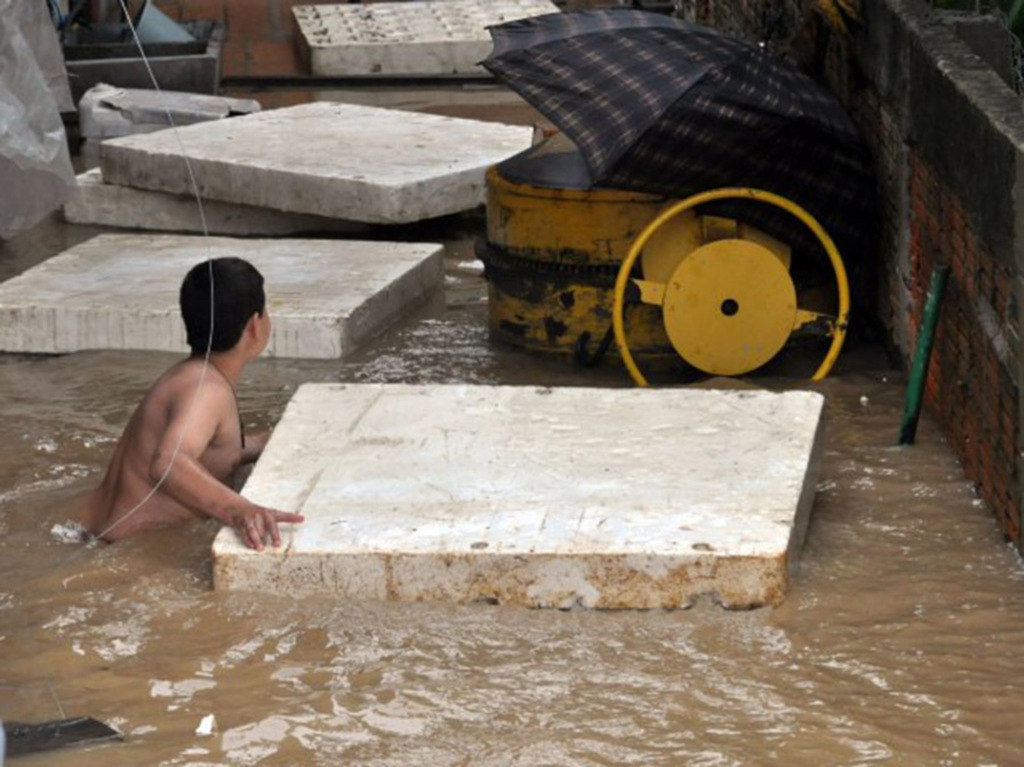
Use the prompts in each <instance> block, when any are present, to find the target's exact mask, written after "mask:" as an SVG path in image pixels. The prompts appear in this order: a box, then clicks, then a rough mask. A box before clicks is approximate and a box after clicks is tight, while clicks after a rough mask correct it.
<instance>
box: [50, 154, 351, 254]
mask: <svg viewBox="0 0 1024 767" xmlns="http://www.w3.org/2000/svg"><path fill="white" fill-rule="evenodd" d="M77 179H78V186H77V188H76V189H75V194H74V196H73V197H72V198H71V199H70V200H69V201H68V202H67V203H66V204H65V205H64V218H65V219H67V220H68V221H70V222H71V223H74V224H91V225H102V226H112V227H121V228H126V229H145V230H151V231H157V232H193V233H199V234H201V233H203V231H204V228H203V224H204V221H205V224H206V229H205V231H208V232H209V233H210V234H226V235H232V236H239V237H274V236H283V235H290V234H303V233H307V234H308V233H332V234H339V233H340V234H355V235H358V234H359V233H360V232H365V231H366V229H367V226H366V225H365V224H359V223H356V222H354V221H344V220H342V219H337V218H326V217H324V216H310V215H306V214H303V213H285V212H284V211H280V210H271V209H269V208H256V207H253V206H251V205H236V204H234V203H230V202H218V201H217V200H204V201H203V213H202V215H200V213H199V205H198V203H197V202H196V198H195V197H194V196H193V195H188V194H168V193H166V192H151V191H148V190H145V189H135V188H133V187H130V186H119V185H117V184H106V183H104V182H103V171H102V170H100V169H99V168H93V169H92V170H90V171H87V172H86V173H82V174H80V175H79V176H78V177H77Z"/></svg>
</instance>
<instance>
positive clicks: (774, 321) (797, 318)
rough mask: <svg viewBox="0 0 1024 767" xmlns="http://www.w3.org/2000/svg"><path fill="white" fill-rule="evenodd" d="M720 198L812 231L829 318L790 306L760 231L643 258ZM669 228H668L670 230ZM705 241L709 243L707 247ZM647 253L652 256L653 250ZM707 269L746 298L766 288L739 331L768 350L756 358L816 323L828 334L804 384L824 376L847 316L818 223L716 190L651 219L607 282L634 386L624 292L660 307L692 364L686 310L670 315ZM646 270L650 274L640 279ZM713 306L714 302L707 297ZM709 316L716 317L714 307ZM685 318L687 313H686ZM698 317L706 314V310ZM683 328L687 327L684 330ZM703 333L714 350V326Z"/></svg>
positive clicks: (764, 197)
mask: <svg viewBox="0 0 1024 767" xmlns="http://www.w3.org/2000/svg"><path fill="white" fill-rule="evenodd" d="M724 199H748V200H756V201H759V202H765V203H768V204H771V205H774V206H776V207H778V208H781V209H782V210H785V211H787V212H788V213H790V214H792V215H793V216H794V217H796V218H797V219H798V220H800V221H801V222H802V223H803V224H804V225H805V226H807V227H808V228H809V229H810V230H811V231H812V232H813V233H814V235H815V236H816V237H817V238H818V240H819V242H821V244H822V246H823V247H824V248H825V252H826V253H827V254H828V257H829V261H830V263H831V266H832V271H833V273H834V274H835V277H836V287H837V291H838V299H839V301H838V303H839V305H838V310H837V313H836V315H834V316H833V315H829V314H823V313H820V312H815V311H810V310H808V309H802V308H800V307H798V306H797V302H796V292H795V288H794V286H793V283H792V280H791V279H790V277H789V249H788V248H787V247H786V246H785V245H783V244H782V243H779V242H778V241H776V240H774V239H772V238H770V237H768V236H767V235H763V234H761V233H757V234H755V236H753V237H751V236H750V235H751V232H750V231H747V232H737V233H736V234H742V235H743V238H742V239H740V238H737V237H736V236H735V234H734V235H733V236H732V237H730V233H729V232H725V233H724V236H723V235H719V236H717V237H713V238H707V237H705V238H704V240H703V241H702V242H703V243H704V244H701V243H699V242H698V243H686V242H683V243H682V247H678V246H677V247H676V248H674V250H675V252H676V253H679V252H680V251H682V252H683V255H682V256H681V257H680V256H678V255H677V256H675V258H674V259H672V258H670V257H666V256H665V255H664V254H653V255H649V254H648V253H645V247H647V246H648V245H656V244H657V241H654V242H652V240H653V238H654V237H655V235H662V236H663V238H664V236H665V235H667V234H670V233H672V232H673V229H674V230H675V231H676V232H685V231H686V230H687V229H688V228H689V227H687V226H685V225H684V226H679V225H678V224H679V222H680V217H681V216H683V214H685V213H686V212H687V211H690V210H691V209H693V208H695V207H697V206H698V205H703V204H704V203H708V202H714V201H716V200H724ZM709 220H710V221H712V222H714V221H715V220H716V219H714V217H710V219H709ZM721 221H722V222H723V223H724V224H726V225H727V226H728V225H733V226H735V222H732V221H731V220H729V219H721ZM674 224H675V226H673V225H674ZM739 226H742V225H739ZM754 232H756V230H754ZM708 239H711V240H712V241H711V242H708V241H707V240H708ZM688 244H690V245H696V246H697V247H694V248H692V249H691V248H688V247H687V245H688ZM654 249H655V250H657V248H654ZM662 250H664V248H662ZM640 258H642V264H643V267H644V269H645V271H644V279H636V278H633V277H631V276H630V275H631V272H632V270H633V266H634V264H636V261H637V259H640ZM708 271H710V273H711V274H712V275H713V276H714V277H716V278H720V279H716V280H712V281H711V282H713V283H715V284H724V283H725V281H726V278H729V279H730V280H731V281H732V282H737V281H738V282H739V283H740V285H739V287H736V286H731V287H730V291H729V292H735V291H736V290H742V289H743V287H744V285H745V286H746V287H747V288H748V292H756V290H757V288H758V287H759V286H760V284H761V283H764V284H766V285H769V286H770V287H771V289H770V290H767V291H763V292H764V293H765V294H766V296H767V298H766V299H765V300H766V301H768V302H769V305H767V306H766V307H762V309H763V310H762V311H761V313H760V314H757V315H756V316H755V317H754V319H753V322H752V323H751V324H749V325H748V326H747V327H748V330H749V331H750V332H753V333H756V334H758V335H759V340H762V341H763V342H764V346H765V348H767V349H768V351H767V352H765V351H764V350H763V349H762V350H761V357H762V358H765V359H770V358H771V357H772V356H774V354H775V353H777V352H778V350H779V349H781V347H782V346H783V345H784V344H785V342H786V340H787V339H788V337H789V335H790V333H791V332H792V331H794V330H797V329H798V328H801V327H803V326H804V325H807V324H809V323H821V324H824V325H825V327H826V328H827V329H828V332H829V333H830V335H831V336H832V343H831V345H830V346H829V350H828V353H827V354H826V355H825V359H824V361H823V362H822V363H821V365H820V366H819V367H818V369H817V371H816V372H815V373H814V375H813V376H812V380H814V381H820V380H821V379H823V378H825V376H827V375H828V373H829V371H830V370H831V369H832V366H833V365H834V364H835V361H836V359H837V358H838V356H839V352H840V351H841V349H842V347H843V342H844V340H845V338H846V326H847V321H848V319H849V313H850V287H849V281H848V279H847V275H846V267H845V266H844V264H843V260H842V258H841V257H840V255H839V251H838V249H837V248H836V246H835V243H834V242H833V241H832V238H831V237H829V235H828V233H827V232H826V231H825V229H824V228H823V227H822V226H821V224H819V223H818V221H817V220H816V219H815V218H814V217H813V216H812V215H811V214H810V213H808V212H807V211H806V210H805V209H804V208H802V207H800V206H799V205H797V204H796V203H795V202H793V201H792V200H789V199H787V198H785V197H782V196H780V195H777V194H774V193H772V192H767V191H764V190H760V189H751V188H722V189H715V190H712V191H708V192H702V193H700V194H696V195H693V196H692V197H688V198H687V199H685V200H682V201H681V202H678V203H676V204H674V205H672V206H670V207H669V208H667V209H666V210H665V211H663V212H662V213H661V214H659V215H658V216H657V218H655V219H654V220H653V221H651V223H650V224H648V225H647V227H646V228H645V229H644V230H643V231H642V232H641V233H640V234H639V236H637V238H636V239H635V240H634V241H633V243H632V245H631V247H630V249H629V252H628V253H627V254H626V258H625V259H624V260H623V262H622V265H621V267H620V268H619V271H618V276H617V278H616V281H615V290H614V298H613V309H612V327H613V331H614V334H615V343H616V345H617V346H618V349H619V354H620V355H621V357H622V360H623V363H624V364H625V366H626V369H627V370H628V371H629V374H630V376H631V377H632V379H633V381H634V382H635V383H636V384H637V385H638V386H647V385H648V382H647V379H646V377H645V376H644V375H643V373H641V372H640V369H639V368H638V367H637V365H636V362H635V361H634V359H633V355H632V353H631V352H630V349H629V344H628V342H627V339H626V329H625V322H624V319H623V317H624V310H625V303H626V300H625V299H626V290H627V287H629V285H630V284H631V283H632V284H633V286H634V287H635V288H636V289H638V291H639V296H640V302H641V303H644V304H653V305H658V306H661V307H662V311H663V319H664V322H665V327H666V331H667V332H668V335H669V338H670V340H671V341H672V344H673V346H675V348H676V349H677V351H679V353H680V356H682V357H683V359H686V360H687V361H688V362H691V363H694V361H695V360H694V356H695V355H699V354H700V348H699V346H698V345H697V344H693V343H688V341H687V338H688V337H692V336H693V331H694V328H693V323H694V320H693V319H692V318H691V319H689V320H687V319H682V318H684V317H686V315H687V312H683V311H678V312H677V311H675V310H676V309H677V308H679V309H682V307H683V306H684V304H686V303H687V301H686V298H685V297H684V292H685V287H684V283H687V282H690V281H692V280H693V279H694V278H695V277H696V276H697V275H700V274H703V273H706V272H708ZM648 272H652V273H651V274H648ZM737 272H739V273H741V274H742V273H744V272H745V273H746V274H745V275H744V277H745V279H742V278H741V279H739V280H736V279H734V278H733V276H734V275H736V274H737ZM723 295H728V293H723ZM713 301H714V299H712V302H713ZM728 303H733V304H735V303H736V302H735V301H732V300H731V299H728V300H726V301H725V302H723V303H722V304H721V306H722V307H723V308H722V310H721V313H723V314H726V315H728V314H729V313H728V312H727V311H726V310H725V308H724V307H725V306H726V304H728ZM713 311H718V310H717V307H716V308H715V309H714V310H713ZM690 314H691V315H692V314H693V312H690ZM705 316H709V315H707V313H706V311H705ZM700 319H701V317H700V316H699V315H698V317H697V320H696V321H698V322H699V321H700ZM687 322H688V323H689V327H687ZM727 322H728V320H727ZM705 332H708V329H705ZM710 335H711V336H712V337H711V338H708V339H707V340H708V341H709V342H710V343H711V344H712V345H714V343H715V341H716V339H715V337H714V336H715V328H710ZM697 366H698V367H699V366H700V365H699V364H698V365H697ZM737 369H738V370H742V369H743V368H742V366H740V367H739V368H737Z"/></svg>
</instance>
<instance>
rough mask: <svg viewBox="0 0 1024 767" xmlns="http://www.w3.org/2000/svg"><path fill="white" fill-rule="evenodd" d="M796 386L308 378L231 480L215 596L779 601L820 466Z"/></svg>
mask: <svg viewBox="0 0 1024 767" xmlns="http://www.w3.org/2000/svg"><path fill="white" fill-rule="evenodd" d="M823 402H824V399H823V397H822V396H821V395H819V394H815V393H811V392H788V393H785V394H772V393H767V392H722V391H707V390H683V389H666V390H653V391H652V390H649V389H646V390H640V389H621V390H608V389H574V388H559V389H535V388H530V387H487V386H401V385H340V384H339V385H325V384H318V385H313V384H311V385H306V386H303V387H302V388H301V389H299V391H298V392H297V393H296V395H295V397H294V398H293V399H292V401H291V403H290V404H289V405H288V408H287V410H286V412H285V414H284V416H283V418H282V420H281V422H280V423H279V424H278V426H277V427H276V429H275V431H274V435H273V437H272V438H271V441H270V443H269V445H268V446H267V449H266V451H265V453H264V455H263V457H262V458H260V460H259V463H258V464H257V465H256V467H255V469H254V471H253V473H252V475H251V476H250V477H249V480H248V482H247V484H246V486H245V489H244V494H245V495H246V496H247V497H248V498H250V499H251V500H253V501H254V502H256V503H259V504H262V505H265V506H269V507H273V508H277V509H281V510H287V511H301V512H302V513H303V514H305V516H306V522H305V523H303V524H301V525H297V526H291V527H290V528H289V529H287V530H286V531H285V533H284V545H283V546H282V548H281V549H279V550H277V551H272V550H269V549H268V550H266V551H264V552H255V551H252V550H249V549H246V548H245V547H244V546H243V545H242V543H241V542H240V541H239V539H238V537H237V536H236V534H235V533H234V531H232V530H230V529H225V530H222V531H221V532H220V534H219V535H218V537H217V539H216V540H215V542H214V546H213V557H214V585H215V587H216V588H218V589H249V590H260V591H263V590H268V589H269V590H271V591H276V592H281V593H288V594H299V593H310V592H318V591H324V592H333V593H336V594H338V595H339V596H342V597H345V598H353V599H391V600H412V601H418V600H453V601H456V602H469V601H474V600H481V599H482V600H489V601H493V600H496V601H499V602H502V603H509V604H517V605H528V606H537V607H568V606H571V605H576V604H581V605H585V606H590V607H606V608H657V607H665V608H672V607H680V606H686V605H689V604H690V603H692V601H693V600H694V599H695V598H697V597H698V596H700V595H702V594H711V595H713V596H714V598H715V599H716V600H717V601H718V602H720V603H721V604H723V605H725V606H727V607H736V608H740V607H751V606H759V605H767V604H778V603H779V602H781V601H782V600H783V598H784V597H785V594H786V591H787V588H788V574H787V570H788V565H789V564H790V563H791V562H792V561H793V560H794V558H795V557H796V556H797V554H798V552H799V550H800V546H801V543H802V541H803V536H804V532H805V529H806V526H807V520H808V516H809V513H810V506H811V502H812V499H813V496H814V489H815V483H816V479H817V473H818V461H817V453H818V447H819V445H820V422H821V413H822V405H823Z"/></svg>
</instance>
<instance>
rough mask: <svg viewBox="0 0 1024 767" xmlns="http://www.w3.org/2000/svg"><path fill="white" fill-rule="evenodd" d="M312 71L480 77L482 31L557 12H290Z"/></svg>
mask: <svg viewBox="0 0 1024 767" xmlns="http://www.w3.org/2000/svg"><path fill="white" fill-rule="evenodd" d="M292 12H293V13H294V14H295V22H296V24H297V26H298V29H299V35H298V40H299V46H300V50H301V52H302V55H303V58H304V59H305V60H306V61H307V63H308V64H309V68H310V72H312V74H314V75H318V76H325V77H358V76H369V75H380V76H384V77H396V76H397V77H401V76H424V75H449V74H460V75H467V74H471V75H486V74H487V72H486V70H484V69H483V67H480V66H479V62H480V61H481V60H482V59H485V58H487V55H488V54H489V53H490V52H491V47H492V46H491V36H490V34H489V33H488V32H487V27H488V26H491V25H492V24H501V23H503V22H506V21H514V20H515V19H522V18H526V17H529V16H541V15H543V14H546V13H558V12H559V9H558V6H556V5H555V4H554V3H552V2H550V0H444V2H438V0H428V1H427V2H401V3H374V4H373V5H369V6H365V5H363V6H358V5H299V6H295V7H294V8H293V9H292Z"/></svg>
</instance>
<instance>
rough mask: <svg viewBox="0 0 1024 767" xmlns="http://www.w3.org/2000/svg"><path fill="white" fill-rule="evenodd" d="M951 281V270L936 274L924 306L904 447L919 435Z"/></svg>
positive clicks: (937, 270) (902, 439) (902, 438)
mask: <svg viewBox="0 0 1024 767" xmlns="http://www.w3.org/2000/svg"><path fill="white" fill-rule="evenodd" d="M948 277H949V267H948V266H937V267H935V270H934V271H933V272H932V284H931V285H930V286H929V288H928V299H927V300H926V301H925V304H924V318H923V320H922V324H921V331H920V333H918V336H917V348H916V349H914V364H913V367H912V368H911V370H910V381H909V383H908V384H907V404H906V407H905V408H904V410H903V423H902V425H901V426H900V444H901V445H913V444H914V437H915V436H916V435H917V419H918V417H919V416H920V415H921V404H922V402H923V401H924V396H923V395H924V384H925V379H926V377H927V374H928V362H929V360H931V357H932V343H933V342H934V341H935V326H936V324H938V321H939V310H940V309H941V308H942V297H943V295H945V292H946V279H947V278H948Z"/></svg>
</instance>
